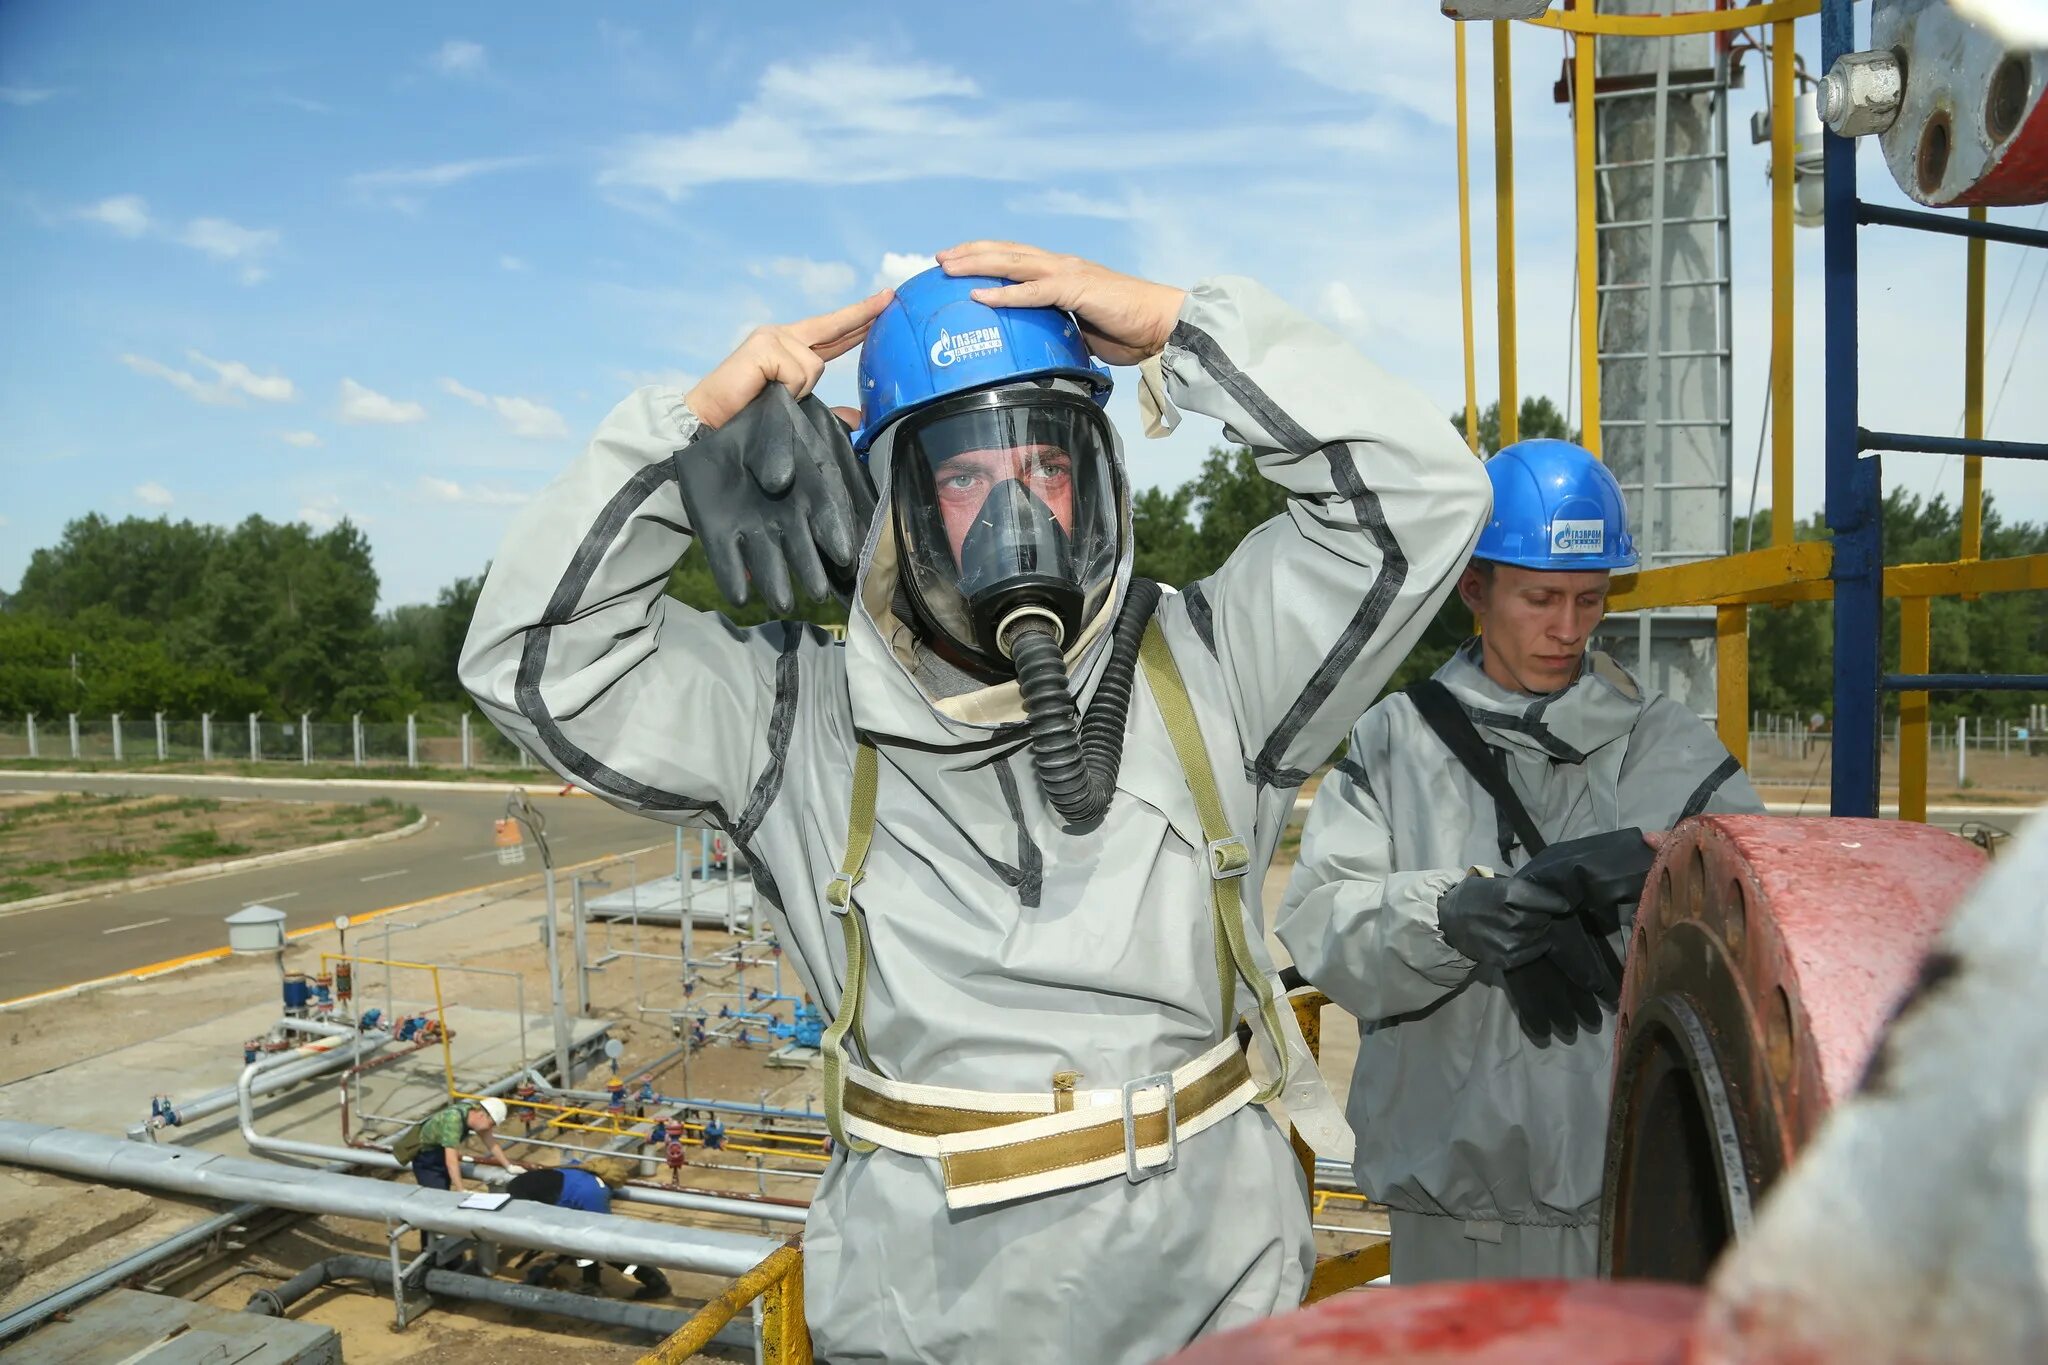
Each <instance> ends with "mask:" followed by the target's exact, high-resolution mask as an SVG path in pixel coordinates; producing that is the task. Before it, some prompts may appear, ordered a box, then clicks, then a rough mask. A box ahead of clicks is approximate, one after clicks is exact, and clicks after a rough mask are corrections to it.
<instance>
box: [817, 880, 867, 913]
mask: <svg viewBox="0 0 2048 1365" xmlns="http://www.w3.org/2000/svg"><path fill="white" fill-rule="evenodd" d="M859 881H860V878H858V877H849V876H847V875H846V874H845V873H844V872H842V873H840V874H839V875H838V876H836V877H834V878H833V879H832V880H831V881H829V882H826V883H825V904H826V905H828V906H830V907H831V910H832V913H833V914H835V915H843V914H845V913H846V912H847V910H848V909H849V908H850V907H851V906H852V905H853V888H854V886H855V884H856V883H858V882H859Z"/></svg>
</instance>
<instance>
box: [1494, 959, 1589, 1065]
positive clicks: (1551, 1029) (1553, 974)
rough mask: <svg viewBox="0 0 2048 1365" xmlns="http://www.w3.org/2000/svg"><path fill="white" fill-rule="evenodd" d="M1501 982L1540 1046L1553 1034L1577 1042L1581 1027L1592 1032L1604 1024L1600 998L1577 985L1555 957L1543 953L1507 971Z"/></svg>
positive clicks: (1518, 1016) (1526, 1032)
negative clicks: (1533, 959) (1531, 960)
mask: <svg viewBox="0 0 2048 1365" xmlns="http://www.w3.org/2000/svg"><path fill="white" fill-rule="evenodd" d="M1501 986H1502V988H1503V989H1505V990H1506V991H1507V994H1508V1003H1509V1004H1510V1005H1511V1006H1513V1008H1514V1011H1515V1020H1516V1022H1517V1023H1519V1024H1521V1026H1522V1032H1523V1034H1524V1035H1525V1036H1526V1037H1527V1038H1528V1039H1529V1041H1530V1042H1532V1043H1534V1044H1536V1045H1537V1046H1538V1047H1547V1046H1549V1045H1550V1042H1551V1040H1552V1039H1553V1038H1554V1039H1556V1040H1557V1041H1558V1042H1561V1043H1565V1044H1571V1043H1575V1042H1577V1041H1578V1039H1579V1030H1580V1029H1582V1028H1583V1029H1585V1030H1586V1031H1587V1032H1588V1033H1591V1032H1592V1031H1593V1030H1595V1029H1597V1028H1599V1027H1600V1002H1599V1001H1598V1000H1597V999H1595V998H1594V996H1593V995H1592V993H1591V992H1589V991H1583V990H1580V989H1579V988H1578V987H1577V986H1574V985H1573V984H1572V983H1571V980H1570V978H1568V977H1567V976H1566V975H1565V974H1564V972H1563V971H1562V970H1561V969H1560V968H1559V967H1558V965H1557V961H1556V959H1554V958H1550V957H1539V958H1537V959H1536V960H1535V961H1534V962H1531V963H1530V964H1529V965H1528V966H1526V967H1516V968H1514V969H1513V970H1512V971H1509V972H1507V973H1505V974H1503V976H1502V977H1501Z"/></svg>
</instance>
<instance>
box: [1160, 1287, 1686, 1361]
mask: <svg viewBox="0 0 2048 1365" xmlns="http://www.w3.org/2000/svg"><path fill="white" fill-rule="evenodd" d="M1700 1302H1701V1294H1700V1291H1698V1290H1696V1289H1689V1288H1685V1287H1682V1286H1679V1285H1664V1284H1611V1283H1604V1282H1602V1281H1599V1280H1495V1281H1491V1282H1488V1283H1485V1284H1425V1285H1417V1286H1415V1287H1414V1288H1412V1289H1392V1290H1365V1291H1354V1292H1353V1293H1349V1294H1339V1295H1338V1296H1337V1297H1335V1298H1333V1299H1327V1300H1325V1301H1324V1302H1322V1303H1319V1304H1317V1305H1316V1306H1315V1307H1313V1308H1304V1309H1302V1310H1301V1311H1300V1312H1298V1313H1289V1314H1288V1315H1287V1316H1285V1317H1280V1318H1271V1319H1269V1320H1267V1321H1265V1322H1262V1323H1259V1324H1257V1325H1255V1326H1252V1327H1247V1328H1244V1329H1242V1330H1240V1331H1236V1332H1227V1333H1224V1334H1223V1335H1222V1336H1217V1337H1211V1338H1209V1339H1208V1340H1207V1341H1202V1342H1197V1343H1196V1344H1195V1345H1194V1346H1191V1347H1189V1348H1188V1349H1187V1350H1185V1351H1183V1352H1181V1353H1180V1354H1179V1355H1177V1356H1174V1357H1173V1365H1267V1363H1268V1362H1270V1365H1336V1362H1338V1361H1346V1362H1350V1361H1371V1362H1374V1365H1410V1363H1411V1362H1412V1365H1424V1363H1425V1362H1442V1361H1458V1362H1461V1365H1551V1363H1552V1362H1555V1365H1663V1363H1664V1362H1676V1361H1677V1360H1678V1358H1679V1350H1680V1347H1681V1345H1682V1343H1683V1342H1684V1339H1685V1334H1686V1332H1687V1330H1688V1329H1689V1328H1690V1327H1691V1325H1692V1321H1693V1318H1694V1316H1695V1315H1696V1314H1697V1313H1698V1312H1699V1309H1700Z"/></svg>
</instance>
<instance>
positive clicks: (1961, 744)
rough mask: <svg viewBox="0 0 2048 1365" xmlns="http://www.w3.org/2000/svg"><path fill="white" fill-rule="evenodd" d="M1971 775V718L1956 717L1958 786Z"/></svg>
mask: <svg viewBox="0 0 2048 1365" xmlns="http://www.w3.org/2000/svg"><path fill="white" fill-rule="evenodd" d="M1969 775H1970V718H1969V717H1968V716H1957V717H1956V786H1958V787H1960V786H1962V785H1963V780H1964V779H1965V778H1967V777H1968V776H1969Z"/></svg>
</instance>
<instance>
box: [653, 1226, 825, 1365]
mask: <svg viewBox="0 0 2048 1365" xmlns="http://www.w3.org/2000/svg"><path fill="white" fill-rule="evenodd" d="M802 1266H803V1254H802V1253H801V1252H799V1251H798V1250H797V1247H796V1243H794V1242H790V1243H788V1244H786V1245H783V1246H780V1247H777V1248H776V1249H775V1250H774V1251H772V1252H770V1253H769V1254H768V1255H767V1257H766V1258H765V1259H763V1260H762V1262H761V1263H760V1264H759V1265H757V1266H755V1267H754V1268H753V1269H752V1270H749V1271H748V1272H747V1273H746V1274H744V1275H742V1276H740V1277H739V1278H738V1279H736V1280H734V1281H733V1282H732V1283H731V1284H729V1285H727V1286H726V1287H725V1291H724V1292H723V1293H721V1294H720V1295H719V1296H718V1297H717V1298H715V1299H713V1300H712V1301H711V1302H710V1303H707V1304H705V1305H704V1306H703V1307H702V1308H700V1309H698V1310H697V1311H696V1313H695V1314H694V1315H692V1316H691V1318H690V1320H689V1321H688V1322H686V1323H684V1324H683V1325H682V1326H681V1327H678V1328H677V1329H676V1331H675V1335H673V1336H671V1337H670V1338H669V1339H668V1340H666V1341H664V1342H662V1343H661V1344H660V1345H659V1346H657V1347H655V1348H654V1349H653V1350H652V1351H649V1352H648V1353H647V1354H646V1355H644V1356H642V1357H640V1365H683V1363H684V1362H685V1361H687V1360H689V1358H690V1357H691V1356H693V1355H695V1354H697V1352H699V1351H701V1350H703V1349H704V1348H705V1347H706V1346H708V1345H709V1344H710V1343H711V1338H713V1337H715V1336H717V1335H718V1331H719V1329H720V1328H722V1327H724V1326H725V1325H726V1324H727V1323H728V1322H731V1321H732V1320H733V1318H734V1317H736V1316H737V1315H738V1314H739V1312H740V1310H741V1309H743V1308H745V1307H746V1306H747V1305H748V1304H750V1303H752V1302H753V1301H754V1300H755V1299H758V1298H760V1297H761V1296H762V1295H763V1294H765V1293H767V1292H768V1291H769V1290H771V1289H772V1288H774V1287H775V1286H776V1285H778V1284H781V1283H782V1282H783V1281H784V1280H785V1279H787V1278H788V1277H789V1276H790V1275H792V1274H798V1273H801V1269H802ZM806 1354H808V1349H806Z"/></svg>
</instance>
